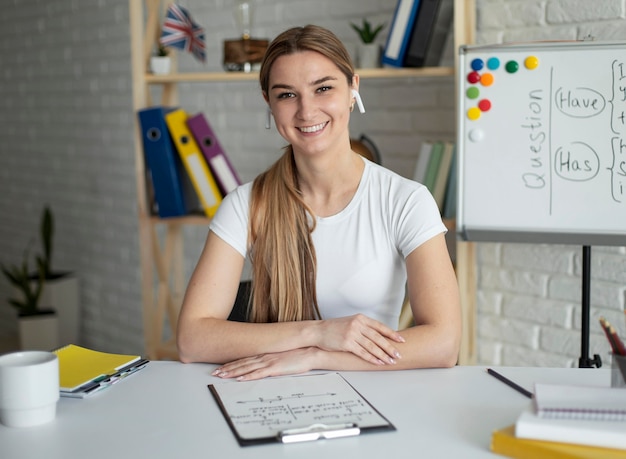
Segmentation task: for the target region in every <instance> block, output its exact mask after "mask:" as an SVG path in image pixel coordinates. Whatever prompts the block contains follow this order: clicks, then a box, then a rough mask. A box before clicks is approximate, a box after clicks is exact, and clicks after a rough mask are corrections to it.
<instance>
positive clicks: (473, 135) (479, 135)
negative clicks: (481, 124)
mask: <svg viewBox="0 0 626 459" xmlns="http://www.w3.org/2000/svg"><path fill="white" fill-rule="evenodd" d="M484 137H485V132H484V131H483V130H482V129H472V130H471V131H469V139H470V140H471V141H472V142H480V141H481V140H483V138H484Z"/></svg>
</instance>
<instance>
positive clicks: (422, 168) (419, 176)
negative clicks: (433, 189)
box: [413, 140, 433, 184]
mask: <svg viewBox="0 0 626 459" xmlns="http://www.w3.org/2000/svg"><path fill="white" fill-rule="evenodd" d="M432 150H433V142H431V141H429V140H426V141H424V142H422V146H421V147H420V151H419V154H418V156H417V162H416V163H415V170H414V171H413V180H415V181H416V182H418V183H422V184H423V183H424V178H425V177H426V169H427V168H428V162H429V160H430V155H431V153H432Z"/></svg>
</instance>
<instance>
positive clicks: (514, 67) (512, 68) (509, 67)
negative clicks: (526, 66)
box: [504, 61, 519, 73]
mask: <svg viewBox="0 0 626 459" xmlns="http://www.w3.org/2000/svg"><path fill="white" fill-rule="evenodd" d="M504 68H505V69H506V71H507V72H509V73H515V72H517V71H518V70H519V64H518V63H517V62H516V61H509V62H507V63H506V65H505V66H504Z"/></svg>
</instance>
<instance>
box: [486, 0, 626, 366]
mask: <svg viewBox="0 0 626 459" xmlns="http://www.w3.org/2000/svg"><path fill="white" fill-rule="evenodd" d="M624 14H625V2H624V1H623V0H598V1H588V0H548V1H545V0H542V1H532V0H477V42H479V43H500V42H513V41H528V40H556V39H567V40H572V39H582V38H585V37H587V36H592V37H595V38H596V39H598V40H603V39H605V40H626V22H625V21H624ZM625 243H626V238H625ZM581 272H582V248H581V247H577V246H558V245H530V244H479V245H478V295H477V300H478V321H477V323H478V330H477V335H478V336H477V340H478V362H479V363H481V364H487V365H489V364H494V365H495V364H498V365H517V366H524V365H539V366H578V359H579V357H580V355H581V349H580V336H581V334H580V328H581V295H582V293H581V288H582V280H581ZM591 278H592V279H591V306H592V309H591V318H590V330H591V336H590V352H589V357H593V355H594V354H599V355H600V356H601V358H602V359H603V361H604V362H605V363H608V362H609V355H608V351H609V347H608V345H607V342H606V339H605V338H604V336H603V334H602V331H601V329H600V327H599V325H598V318H599V317H600V316H605V317H606V318H607V319H608V320H609V321H611V323H613V324H615V325H617V326H618V327H619V328H620V329H621V330H622V331H624V330H626V327H625V326H624V324H625V322H624V314H623V312H622V311H623V310H624V307H625V306H626V303H625V301H626V300H625V297H626V250H625V249H624V247H620V248H616V247H592V255H591Z"/></svg>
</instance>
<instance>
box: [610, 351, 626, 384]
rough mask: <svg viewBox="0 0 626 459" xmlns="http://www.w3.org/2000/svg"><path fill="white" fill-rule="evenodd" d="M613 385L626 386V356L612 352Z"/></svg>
mask: <svg viewBox="0 0 626 459" xmlns="http://www.w3.org/2000/svg"><path fill="white" fill-rule="evenodd" d="M611 357H612V359H611V387H621V388H626V356H624V355H618V354H611Z"/></svg>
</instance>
